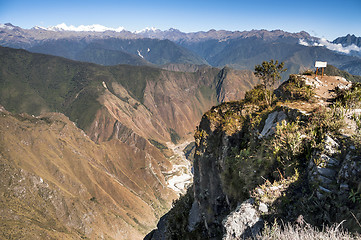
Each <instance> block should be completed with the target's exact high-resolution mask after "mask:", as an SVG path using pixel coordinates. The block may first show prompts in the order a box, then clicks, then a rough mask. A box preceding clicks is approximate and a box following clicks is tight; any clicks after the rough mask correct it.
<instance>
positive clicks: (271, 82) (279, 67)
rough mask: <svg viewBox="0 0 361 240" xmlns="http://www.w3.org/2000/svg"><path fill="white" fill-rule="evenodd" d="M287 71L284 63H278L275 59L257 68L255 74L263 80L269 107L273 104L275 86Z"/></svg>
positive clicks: (264, 62)
mask: <svg viewBox="0 0 361 240" xmlns="http://www.w3.org/2000/svg"><path fill="white" fill-rule="evenodd" d="M285 71H287V69H285V68H284V62H281V63H278V60H276V61H274V60H273V59H271V60H270V61H269V62H267V61H263V63H262V64H261V65H256V66H255V68H254V74H255V75H256V77H258V78H259V79H261V80H262V85H263V87H264V91H265V96H266V101H267V104H268V105H271V103H272V98H273V90H274V86H275V84H276V82H278V81H279V80H280V79H281V73H282V72H285Z"/></svg>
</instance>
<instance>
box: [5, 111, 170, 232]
mask: <svg viewBox="0 0 361 240" xmlns="http://www.w3.org/2000/svg"><path fill="white" fill-rule="evenodd" d="M0 118H1V119H0V133H1V134H0V146H1V148H0V162H1V163H0V164H1V168H0V171H1V178H0V188H1V192H2V194H1V196H0V199H1V200H0V201H1V213H2V214H1V217H0V222H1V224H0V225H1V238H4V239H14V238H16V239H29V238H32V239H45V238H46V239H60V238H61V239H83V238H85V237H87V238H91V239H96V238H104V237H105V238H107V239H119V238H121V239H140V238H141V237H142V235H143V234H144V233H145V232H146V231H147V230H149V229H151V228H152V227H153V226H154V222H155V220H156V219H157V218H158V217H159V215H160V214H162V213H163V212H164V211H165V210H166V209H167V208H168V207H169V206H170V199H172V198H174V197H175V194H174V193H173V192H172V191H171V190H169V189H168V188H167V187H165V185H166V183H165V180H164V177H163V174H162V171H165V170H167V165H166V164H165V163H164V162H167V160H166V159H165V158H164V156H163V155H162V154H161V153H160V152H159V151H158V150H157V149H155V148H153V149H152V148H151V146H149V145H147V144H145V146H144V148H145V149H147V151H138V150H137V149H136V148H135V147H130V146H129V145H127V144H124V143H122V142H120V141H119V140H112V141H108V142H105V143H102V144H95V143H94V142H93V141H91V140H90V139H89V138H88V137H87V136H86V135H85V134H84V132H82V131H81V130H80V129H78V128H76V127H75V125H74V124H73V123H72V122H71V121H69V119H68V118H66V117H65V116H64V115H62V114H58V113H48V114H45V115H41V116H39V117H31V116H29V115H27V114H21V115H16V114H15V115H14V114H10V113H8V112H7V111H5V110H4V109H3V108H1V111H0ZM160 161H162V162H163V163H160ZM169 166H170V165H168V167H169Z"/></svg>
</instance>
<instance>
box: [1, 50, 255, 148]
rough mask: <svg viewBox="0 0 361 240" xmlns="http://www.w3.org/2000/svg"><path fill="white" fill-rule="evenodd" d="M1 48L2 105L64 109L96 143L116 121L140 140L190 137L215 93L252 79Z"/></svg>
mask: <svg viewBox="0 0 361 240" xmlns="http://www.w3.org/2000/svg"><path fill="white" fill-rule="evenodd" d="M0 50H1V53H0V55H1V58H0V61H1V63H2V64H1V69H2V71H1V75H0V81H1V84H2V86H3V87H2V89H1V95H0V100H1V104H2V105H4V106H5V107H6V108H7V109H9V110H10V111H16V112H28V113H30V114H34V115H37V114H39V113H41V112H46V111H60V112H64V113H65V114H66V115H67V116H69V118H70V119H71V120H72V121H74V122H76V123H77V125H78V126H79V127H80V128H82V129H84V130H85V131H87V132H88V133H89V134H90V136H92V138H93V139H95V140H107V139H108V138H109V137H111V136H115V135H114V134H113V129H114V128H115V125H114V124H115V122H117V121H118V122H119V121H120V122H121V123H122V124H123V125H124V127H127V128H129V129H131V130H132V131H135V132H136V133H137V134H138V135H140V136H143V137H144V138H145V139H149V138H154V139H155V140H162V141H169V140H170V139H171V136H170V135H171V133H170V132H172V134H177V135H179V136H180V137H186V136H187V135H188V136H189V134H191V133H192V132H193V129H194V127H195V125H196V123H197V119H198V118H199V117H200V116H201V114H202V113H203V112H204V111H205V110H206V109H207V108H209V107H210V106H211V105H213V104H215V103H217V97H218V100H219V101H221V100H224V99H227V98H228V99H239V98H241V97H242V96H243V94H244V91H245V90H247V89H249V88H250V87H251V86H252V85H253V84H255V83H256V82H257V81H258V80H257V79H256V78H255V77H254V76H253V74H252V73H250V72H249V71H244V72H237V71H234V70H231V69H228V70H227V72H229V73H232V74H229V75H228V77H225V76H221V75H219V74H218V73H219V72H220V69H216V68H209V67H204V68H201V69H199V70H198V71H197V72H188V73H185V72H171V71H166V70H161V69H157V68H151V67H132V66H126V65H119V66H114V67H101V66H98V65H94V64H86V63H79V62H73V61H70V60H66V59H61V58H56V57H52V56H47V55H40V54H31V53H28V52H26V51H23V50H14V49H9V48H0ZM242 74H243V75H242ZM235 79H238V80H237V81H238V82H236V81H235ZM49 90H51V91H49ZM242 91H243V94H242ZM217 94H218V95H217ZM220 95H222V97H219V96H220ZM225 95H227V97H226V96H225ZM228 96H229V97H228ZM98 117H99V118H102V119H103V121H101V122H99V121H100V119H98ZM104 121H105V122H104ZM102 124H104V125H102ZM100 126H102V127H101V128H100ZM105 128H107V129H108V128H109V129H108V130H107V131H105ZM100 129H103V131H100ZM172 129H173V130H172Z"/></svg>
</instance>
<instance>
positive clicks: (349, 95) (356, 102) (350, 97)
mask: <svg viewBox="0 0 361 240" xmlns="http://www.w3.org/2000/svg"><path fill="white" fill-rule="evenodd" d="M336 95H337V96H336V98H335V100H336V102H339V103H341V104H342V106H344V107H346V108H357V107H360V106H361V83H359V82H357V83H352V86H351V88H349V89H339V88H336Z"/></svg>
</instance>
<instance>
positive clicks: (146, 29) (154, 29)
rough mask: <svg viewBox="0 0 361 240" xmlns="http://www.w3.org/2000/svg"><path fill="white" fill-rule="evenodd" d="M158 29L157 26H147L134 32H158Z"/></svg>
mask: <svg viewBox="0 0 361 240" xmlns="http://www.w3.org/2000/svg"><path fill="white" fill-rule="evenodd" d="M156 31H159V29H157V28H155V27H146V28H144V29H142V30H139V31H135V32H134V33H136V34H138V33H147V32H156Z"/></svg>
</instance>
